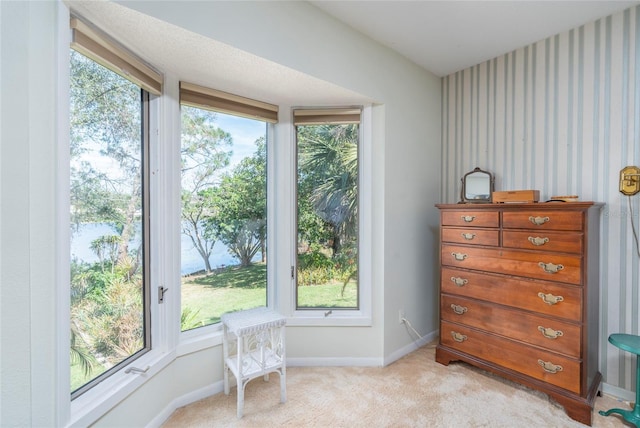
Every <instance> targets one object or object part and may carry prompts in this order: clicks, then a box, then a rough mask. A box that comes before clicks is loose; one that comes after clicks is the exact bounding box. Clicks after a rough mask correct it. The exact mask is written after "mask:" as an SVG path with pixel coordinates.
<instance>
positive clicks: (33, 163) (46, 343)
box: [0, 1, 440, 426]
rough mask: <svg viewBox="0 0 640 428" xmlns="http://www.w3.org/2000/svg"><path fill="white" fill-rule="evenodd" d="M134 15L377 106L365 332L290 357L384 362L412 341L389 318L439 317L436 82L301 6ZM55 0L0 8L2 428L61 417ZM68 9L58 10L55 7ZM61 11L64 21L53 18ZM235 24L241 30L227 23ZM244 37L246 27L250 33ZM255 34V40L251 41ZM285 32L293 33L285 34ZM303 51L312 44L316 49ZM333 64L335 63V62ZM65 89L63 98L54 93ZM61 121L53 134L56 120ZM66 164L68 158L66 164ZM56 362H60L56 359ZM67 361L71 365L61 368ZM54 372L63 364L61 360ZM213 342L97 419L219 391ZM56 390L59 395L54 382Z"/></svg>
mask: <svg viewBox="0 0 640 428" xmlns="http://www.w3.org/2000/svg"><path fill="white" fill-rule="evenodd" d="M135 7H136V8H138V9H139V10H141V11H143V12H146V13H149V14H151V15H153V16H156V17H157V18H159V19H164V20H167V21H169V22H173V23H176V24H178V25H182V26H184V27H185V28H187V29H189V30H192V31H196V32H202V34H205V35H207V36H209V37H211V38H214V39H217V40H221V41H224V42H225V43H228V44H230V45H233V46H236V47H238V48H241V49H245V50H247V51H249V52H253V53H255V54H257V55H259V56H262V57H265V58H267V59H270V60H272V61H275V62H278V63H281V64H284V65H286V66H288V67H291V68H293V69H296V70H299V71H302V72H305V73H308V74H310V75H313V76H315V77H318V78H321V79H324V80H327V81H329V82H332V83H334V84H337V85H340V86H343V87H345V88H348V89H351V90H354V91H357V92H359V93H363V94H367V95H369V96H372V97H374V98H375V99H377V100H379V101H380V105H378V106H376V107H375V108H374V109H373V110H374V112H373V117H374V119H375V120H376V122H375V125H374V136H373V141H372V144H373V177H374V178H373V187H374V197H373V207H374V208H373V210H374V212H373V232H374V236H373V244H372V247H373V248H372V252H373V258H374V266H375V270H374V275H373V278H374V279H373V281H374V284H373V320H374V321H373V326H372V327H325V328H322V327H293V328H291V329H289V331H288V333H287V340H288V344H289V346H288V351H289V355H290V356H291V357H293V358H303V359H304V358H307V359H308V358H315V357H321V358H345V359H349V358H351V359H356V360H363V361H365V360H372V361H388V360H389V358H394V357H395V356H397V355H398V353H399V352H400V353H401V352H405V351H406V349H407V348H408V347H411V346H412V343H413V342H412V337H411V336H410V334H409V332H408V331H407V330H406V329H405V328H404V327H402V326H401V325H400V324H399V323H398V320H397V318H398V310H399V309H404V310H405V311H406V314H407V317H408V318H409V319H410V321H411V322H412V324H413V325H414V326H415V327H416V329H417V330H419V331H421V332H422V333H430V332H433V331H434V330H435V329H436V328H437V322H436V317H435V308H436V294H435V292H434V291H433V290H434V288H435V286H436V281H435V272H436V267H435V264H436V261H437V255H436V254H437V253H436V246H437V238H436V236H437V235H436V234H435V232H434V230H435V228H436V226H437V224H438V217H437V213H436V212H435V210H434V209H433V205H434V204H435V203H437V202H439V201H440V197H439V196H440V195H439V191H438V185H437V183H438V180H439V177H440V162H439V159H440V143H439V138H440V114H439V112H440V110H439V108H440V80H439V79H437V78H436V77H435V76H433V75H431V74H430V73H427V72H425V71H423V70H421V69H420V68H419V67H417V66H416V65H414V64H412V63H410V62H408V61H406V60H404V59H403V58H401V57H400V56H398V55H397V54H395V53H393V52H391V51H389V50H387V49H385V48H382V47H380V46H378V45H377V44H376V43H374V42H372V41H370V40H368V39H366V38H364V37H363V36H362V35H360V34H359V33H357V32H355V31H352V30H350V29H348V28H346V27H344V26H343V25H342V24H340V23H338V22H337V21H335V20H334V19H332V18H330V17H328V16H326V15H324V14H323V13H322V12H319V11H318V10H317V9H316V8H314V7H313V6H311V5H309V4H308V3H304V2H256V3H253V2H229V3H226V2H169V1H166V2H140V3H137V4H136V5H135ZM58 8H62V9H64V7H63V6H61V5H60V3H57V2H7V1H3V2H0V24H1V27H0V36H1V44H0V49H1V50H0V53H1V55H2V66H1V68H0V81H1V83H2V86H1V89H2V100H1V104H0V105H1V111H0V135H1V137H2V149H1V151H0V178H1V180H2V181H1V186H2V194H1V196H0V198H1V199H0V200H1V202H2V211H1V213H0V215H1V217H0V218H1V220H2V224H1V228H0V237H1V240H0V241H1V244H0V257H1V263H0V279H1V281H2V284H1V293H2V294H1V295H0V296H1V303H0V304H1V305H2V306H1V309H2V312H1V314H0V317H1V318H0V320H1V326H0V328H1V333H2V335H1V340H2V342H1V346H2V348H1V349H0V357H1V358H2V361H1V363H0V364H1V365H0V367H1V370H2V380H1V382H2V385H1V388H2V400H1V407H0V412H1V414H0V425H2V426H35V425H38V426H59V425H61V424H62V423H64V421H66V420H67V419H66V418H67V415H66V412H68V398H69V397H68V395H67V394H65V393H63V394H58V391H60V390H62V391H68V379H66V376H67V375H66V373H64V371H63V372H62V373H56V367H57V366H58V364H57V359H58V358H61V359H64V357H62V356H63V355H65V353H66V352H67V350H66V346H63V347H64V349H60V346H61V345H60V344H62V345H64V344H65V343H68V332H67V331H66V330H67V327H66V325H65V323H64V322H62V323H61V324H60V325H58V324H57V323H58V322H59V320H64V317H65V316H67V315H65V314H64V313H61V312H64V307H65V299H66V298H68V296H60V295H58V294H56V292H55V290H56V286H57V285H58V284H57V282H60V281H59V280H58V278H60V277H62V278H64V276H65V275H64V272H65V270H66V269H67V268H66V267H65V266H61V265H60V264H59V263H57V254H56V244H55V242H56V239H59V240H61V241H63V240H64V239H66V232H65V231H64V229H65V228H64V227H63V228H59V227H57V226H58V225H57V220H56V215H55V213H56V203H57V201H56V194H57V192H56V186H55V183H56V177H57V175H58V174H63V173H62V172H61V171H62V170H64V162H62V165H63V168H61V170H58V169H57V166H56V163H55V159H57V158H58V157H59V156H58V153H57V150H58V148H59V147H62V148H63V149H64V145H63V144H62V145H59V144H58V141H59V140H60V141H63V140H64V138H62V139H59V138H58V135H59V133H60V135H63V134H64V129H63V128H64V117H62V118H59V117H58V116H59V115H60V116H64V115H65V113H64V111H58V110H57V108H56V107H57V106H58V105H59V103H58V100H57V94H58V88H57V82H59V81H64V79H63V80H59V76H58V75H57V73H56V70H60V69H61V68H60V66H59V65H58V64H57V62H58V61H60V62H61V63H64V62H65V61H67V57H66V54H64V52H66V49H65V48H64V47H63V48H62V49H60V50H58V49H59V46H58V45H57V43H58V41H59V39H58V35H59V34H60V33H59V32H58V25H60V28H64V27H63V26H65V25H66V23H65V22H64V20H62V22H61V23H60V24H58V19H59V17H58ZM63 12H64V11H63ZM63 14H64V13H63ZM239 21H241V23H242V25H237V24H238V23H239ZM247 28H250V29H251V31H249V32H247V31H246V29H247ZM256 34H258V35H256ZM294 36H295V37H294ZM307 46H314V50H313V54H310V53H309V49H308V48H307ZM335 64H343V66H340V67H336V65H335ZM63 93H64V91H63ZM59 124H62V129H61V128H58V125H59ZM62 158H63V160H64V155H63V156H62ZM63 363H64V361H63ZM67 365H68V363H67ZM61 366H65V364H62V365H61ZM221 367H222V365H221V361H220V347H219V346H217V347H214V348H208V349H205V350H202V351H199V352H194V353H189V354H187V355H183V356H180V357H178V358H177V359H176V360H175V361H174V362H173V363H171V364H170V365H169V366H167V367H166V368H165V369H164V370H163V371H162V372H160V373H158V374H157V375H155V376H154V377H153V378H152V379H150V380H149V382H147V383H146V384H145V385H144V386H142V387H141V388H140V389H138V390H137V391H135V392H134V393H132V394H131V395H130V396H129V397H128V398H127V399H126V400H124V401H123V402H122V403H120V404H119V405H118V406H116V407H115V408H114V409H113V410H112V411H111V412H110V413H108V414H106V415H105V416H104V417H103V418H102V419H101V420H100V421H98V423H97V425H104V426H115V425H145V424H147V423H158V422H161V419H158V416H159V415H160V416H162V415H164V413H163V412H166V411H167V409H168V408H170V407H171V406H176V405H181V404H185V403H184V402H182V401H180V400H184V399H185V397H187V398H189V399H191V398H197V397H198V395H206V394H208V393H211V392H213V391H214V390H215V389H216V388H218V389H219V387H220V380H221V379H222V373H221ZM61 386H62V387H61Z"/></svg>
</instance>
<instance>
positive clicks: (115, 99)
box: [70, 51, 150, 394]
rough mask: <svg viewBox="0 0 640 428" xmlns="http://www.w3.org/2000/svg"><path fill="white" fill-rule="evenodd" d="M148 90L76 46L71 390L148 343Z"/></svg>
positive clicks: (73, 77)
mask: <svg viewBox="0 0 640 428" xmlns="http://www.w3.org/2000/svg"><path fill="white" fill-rule="evenodd" d="M147 102H148V93H147V92H146V91H144V90H142V89H141V88H140V87H139V86H137V85H135V84H133V83H131V82H129V81H128V80H126V79H123V78H122V77H120V76H119V75H117V74H116V73H114V72H112V71H110V70H108V69H106V68H105V67H103V66H101V65H100V64H98V63H97V62H95V61H93V60H91V59H89V58H87V57H85V56H83V55H82V54H80V53H78V52H75V51H72V52H71V175H70V178H71V183H70V185H71V206H70V209H71V390H72V392H74V393H75V394H78V393H81V392H82V391H84V390H85V389H87V388H88V387H89V386H91V385H92V383H94V382H96V381H98V380H100V379H101V377H103V376H105V375H107V374H108V373H109V372H110V371H111V370H112V369H114V368H116V367H117V366H118V365H119V364H121V363H123V362H124V361H127V360H128V359H129V358H131V357H132V356H134V355H136V354H138V353H140V352H143V351H144V350H146V349H149V347H150V341H149V334H148V332H149V317H148V310H147V308H146V306H147V305H145V302H146V301H148V286H147V285H146V284H147V283H148V278H147V276H148V273H147V272H148V271H147V260H148V259H147V245H146V238H147V230H148V228H147V226H148V224H147V221H146V219H147V204H145V202H144V196H145V186H146V178H145V159H146V158H147V155H146V148H147V147H146V146H147V145H146V144H145V141H144V136H145V134H146V133H145V132H143V130H144V129H145V128H146V127H147V122H148V121H147V120H146V117H145V116H146V115H145V108H144V107H145V105H146V103H147Z"/></svg>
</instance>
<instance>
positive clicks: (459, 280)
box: [451, 276, 469, 287]
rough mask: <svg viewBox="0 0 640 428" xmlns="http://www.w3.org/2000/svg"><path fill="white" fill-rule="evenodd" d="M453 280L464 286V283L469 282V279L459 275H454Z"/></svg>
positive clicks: (456, 283) (459, 285)
mask: <svg viewBox="0 0 640 428" xmlns="http://www.w3.org/2000/svg"><path fill="white" fill-rule="evenodd" d="M451 281H453V283H454V284H455V285H457V286H458V287H462V286H464V285H467V282H469V281H468V280H466V279H464V278H460V277H459V276H452V277H451Z"/></svg>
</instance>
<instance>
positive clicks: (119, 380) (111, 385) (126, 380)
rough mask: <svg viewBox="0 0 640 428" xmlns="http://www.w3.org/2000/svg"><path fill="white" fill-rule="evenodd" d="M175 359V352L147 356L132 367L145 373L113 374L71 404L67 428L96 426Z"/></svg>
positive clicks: (120, 371) (121, 371)
mask: <svg viewBox="0 0 640 428" xmlns="http://www.w3.org/2000/svg"><path fill="white" fill-rule="evenodd" d="M174 359H175V354H174V353H172V352H168V353H164V354H162V355H156V356H153V355H145V356H143V357H140V358H139V359H137V360H136V361H135V362H134V363H133V364H131V366H135V367H140V368H144V367H149V369H148V371H147V372H146V373H140V374H138V373H125V369H124V368H123V369H122V370H119V371H118V372H117V373H114V374H113V375H112V376H110V377H109V378H108V379H105V380H104V381H102V382H101V383H99V384H98V385H96V386H94V387H93V388H92V389H91V390H89V391H87V392H85V393H84V394H82V395H81V396H80V397H78V398H76V399H75V400H73V401H71V418H70V421H69V424H68V426H69V427H86V426H89V425H91V424H93V423H95V422H96V421H97V420H98V419H100V418H101V417H103V416H104V415H105V414H107V413H108V412H109V411H110V410H111V409H113V408H114V407H116V406H117V405H118V404H119V403H120V402H121V401H122V400H124V399H125V398H126V397H127V396H129V395H130V394H131V393H132V392H134V391H135V390H136V389H138V388H139V387H140V386H142V385H143V384H144V383H145V382H147V380H149V379H150V378H151V377H153V376H154V375H156V374H157V373H159V372H160V371H162V370H163V369H164V368H165V367H166V366H167V365H169V364H170V363H171V362H172V361H173V360H174Z"/></svg>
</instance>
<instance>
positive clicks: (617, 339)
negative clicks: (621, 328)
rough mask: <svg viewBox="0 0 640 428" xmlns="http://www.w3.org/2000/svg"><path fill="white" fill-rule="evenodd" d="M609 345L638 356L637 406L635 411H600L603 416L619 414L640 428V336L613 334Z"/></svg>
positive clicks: (634, 408)
mask: <svg viewBox="0 0 640 428" xmlns="http://www.w3.org/2000/svg"><path fill="white" fill-rule="evenodd" d="M609 343H611V344H612V345H613V346H617V347H618V348H620V349H622V350H624V351H628V352H631V353H633V354H636V404H635V406H634V407H633V410H624V409H609V410H607V411H606V412H604V411H602V410H600V412H599V413H600V414H601V415H602V416H609V415H610V414H611V413H618V414H620V415H622V417H623V418H624V419H625V420H626V421H627V422H631V423H632V424H634V425H635V426H636V427H637V428H640V336H635V335H633V334H612V335H611V336H609Z"/></svg>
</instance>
